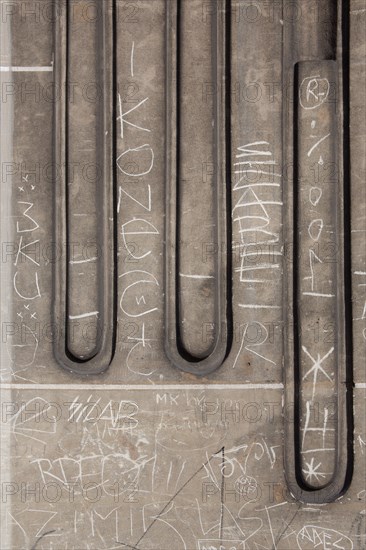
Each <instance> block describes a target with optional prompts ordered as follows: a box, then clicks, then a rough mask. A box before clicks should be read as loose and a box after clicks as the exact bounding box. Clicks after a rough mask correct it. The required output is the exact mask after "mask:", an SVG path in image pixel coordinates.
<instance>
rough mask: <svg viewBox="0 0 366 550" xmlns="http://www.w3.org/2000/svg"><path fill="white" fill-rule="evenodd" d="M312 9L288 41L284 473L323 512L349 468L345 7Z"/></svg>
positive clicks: (287, 34)
mask: <svg viewBox="0 0 366 550" xmlns="http://www.w3.org/2000/svg"><path fill="white" fill-rule="evenodd" d="M315 7H316V12H313V14H312V13H311V11H310V10H309V12H308V13H307V14H305V13H304V11H301V3H299V2H298V3H297V4H296V3H295V4H294V5H293V6H292V9H293V11H292V17H291V21H292V26H291V27H290V26H289V24H287V25H286V26H285V38H284V44H285V48H284V66H285V71H286V72H285V75H286V80H285V86H286V90H288V91H289V96H288V101H287V108H286V109H285V114H284V136H285V139H284V159H285V162H284V164H285V165H287V167H288V169H289V170H288V171H287V172H288V178H287V181H286V203H287V220H286V224H285V227H286V230H287V231H288V232H290V227H293V233H294V242H293V265H292V268H289V270H288V273H287V277H285V285H286V287H287V289H288V304H287V307H286V309H287V318H288V320H289V321H291V323H293V324H292V327H293V332H292V334H291V331H290V329H288V333H287V354H286V355H287V358H288V359H287V365H286V395H287V402H288V404H290V403H293V404H294V416H293V419H288V421H287V423H286V427H287V436H286V441H287V450H286V453H285V463H286V476H287V480H288V484H289V487H290V490H291V492H292V493H293V494H294V496H296V498H298V499H299V500H302V501H305V502H313V503H315V502H319V503H321V502H330V501H332V500H335V499H336V498H337V497H338V496H340V495H341V494H342V493H343V492H344V490H345V489H346V486H347V484H348V482H349V472H350V470H351V468H352V456H351V453H350V449H349V445H348V441H349V430H350V429H351V425H350V418H349V402H350V394H349V393H347V392H349V390H350V387H349V384H348V382H349V369H350V365H349V362H350V353H351V350H350V349H349V339H348V337H347V334H348V327H347V323H349V318H348V317H349V315H348V311H347V308H346V304H345V292H346V290H345V288H346V285H347V284H348V280H349V279H348V277H347V274H346V272H345V265H348V263H347V261H346V255H347V253H346V250H347V249H346V247H347V243H345V235H346V236H348V231H346V232H345V231H344V220H347V219H348V217H347V216H345V208H348V207H349V205H348V201H347V200H346V201H345V196H346V194H347V186H348V185H349V173H348V163H347V152H346V151H345V150H344V145H346V147H347V143H346V141H345V140H344V135H343V132H344V128H345V124H344V120H345V118H344V117H347V107H345V108H344V106H343V100H344V96H343V71H344V67H345V64H344V59H343V56H345V55H346V52H347V45H346V41H347V34H346V33H345V32H344V29H345V26H344V21H343V19H342V15H343V9H342V8H343V2H341V1H339V2H338V3H337V4H336V3H332V2H326V1H323V2H320V3H318V4H317V5H316V6H315ZM296 10H297V11H296ZM299 13H301V18H300V20H299V17H298V15H299ZM314 14H315V17H314ZM312 15H313V17H312ZM342 23H343V24H342ZM336 29H337V31H336ZM310 35H311V37H312V38H311V40H309V36H310ZM335 36H337V37H338V40H336V39H335ZM312 160H313V161H314V162H312ZM291 167H292V168H291ZM291 172H292V175H293V177H291ZM289 174H290V177H289ZM289 265H290V264H289ZM288 325H289V323H288Z"/></svg>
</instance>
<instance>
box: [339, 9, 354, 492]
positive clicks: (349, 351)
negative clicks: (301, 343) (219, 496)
mask: <svg viewBox="0 0 366 550" xmlns="http://www.w3.org/2000/svg"><path fill="white" fill-rule="evenodd" d="M342 51H343V60H342V77H343V78H342V80H343V82H342V84H343V193H344V208H343V212H344V220H343V226H344V286H345V289H344V301H345V332H346V334H345V345H346V358H345V359H346V411H347V425H348V434H347V447H348V448H347V455H348V464H347V476H346V485H347V488H348V487H349V485H350V484H351V480H352V476H353V469H354V449H353V433H354V418H353V388H354V376H353V330H352V319H353V315H352V241H351V236H352V234H351V205H352V202H351V150H350V147H351V141H350V106H351V103H350V0H343V2H342Z"/></svg>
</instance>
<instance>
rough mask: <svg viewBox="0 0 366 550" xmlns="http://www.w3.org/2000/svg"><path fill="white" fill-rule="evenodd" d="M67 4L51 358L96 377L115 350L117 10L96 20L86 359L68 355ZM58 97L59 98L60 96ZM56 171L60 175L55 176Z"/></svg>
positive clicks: (65, 6)
mask: <svg viewBox="0 0 366 550" xmlns="http://www.w3.org/2000/svg"><path fill="white" fill-rule="evenodd" d="M70 4H71V3H70V2H69V1H68V0H56V2H55V23H54V24H55V30H54V38H55V40H54V51H55V54H54V55H55V57H54V75H55V77H54V86H55V97H56V98H57V100H56V101H55V110H54V155H55V156H54V167H55V175H54V191H53V192H54V212H53V214H54V228H55V229H54V230H55V233H54V241H55V242H54V244H55V258H54V272H53V301H54V303H53V324H54V330H55V334H54V345H53V348H54V355H55V358H56V360H57V362H58V363H59V364H60V366H61V367H63V368H64V369H66V370H67V371H70V372H73V373H77V374H80V375H92V374H100V373H102V372H104V371H105V370H106V369H107V368H108V366H109V365H110V363H111V361H112V358H113V354H114V347H115V325H116V323H115V312H116V308H115V292H116V282H115V279H116V276H115V270H116V261H115V260H116V258H115V228H114V223H115V222H114V218H115V208H114V204H115V173H114V147H115V145H114V144H115V130H114V127H115V112H114V110H113V108H111V106H113V105H114V89H115V80H114V79H115V55H114V48H115V46H114V39H115V36H114V35H115V5H114V0H103V2H101V6H100V10H98V17H97V26H98V28H97V33H96V36H97V42H98V43H97V44H96V51H97V54H98V56H99V59H98V75H97V78H98V89H100V90H102V112H100V113H98V115H97V136H98V137H97V151H96V165H97V166H98V167H100V166H101V167H102V178H101V183H100V184H99V185H98V190H97V193H98V197H97V198H98V205H99V210H98V212H97V220H98V222H97V229H96V234H97V248H98V251H101V252H102V259H101V260H99V262H98V273H97V277H98V287H97V290H98V292H97V294H98V298H97V300H98V312H99V314H98V320H97V343H96V346H95V347H94V349H93V351H92V352H91V353H90V354H89V356H87V357H81V356H78V355H75V354H74V353H72V352H71V351H70V349H69V346H68V334H69V322H70V320H69V305H68V301H69V293H68V290H69V289H68V286H69V285H68V281H69V274H68V270H69V251H68V247H69V238H68V236H69V230H68V130H69V121H68V115H69V109H68V107H69V105H68V104H69V94H68V92H69V68H68V62H69V30H70V29H69V26H70V17H71V14H70V11H71V9H72V8H71V6H70ZM60 91H61V93H60V94H59V93H58V92H60ZM57 167H64V169H62V170H61V173H62V175H61V177H60V176H59V175H58V174H59V171H58V170H57Z"/></svg>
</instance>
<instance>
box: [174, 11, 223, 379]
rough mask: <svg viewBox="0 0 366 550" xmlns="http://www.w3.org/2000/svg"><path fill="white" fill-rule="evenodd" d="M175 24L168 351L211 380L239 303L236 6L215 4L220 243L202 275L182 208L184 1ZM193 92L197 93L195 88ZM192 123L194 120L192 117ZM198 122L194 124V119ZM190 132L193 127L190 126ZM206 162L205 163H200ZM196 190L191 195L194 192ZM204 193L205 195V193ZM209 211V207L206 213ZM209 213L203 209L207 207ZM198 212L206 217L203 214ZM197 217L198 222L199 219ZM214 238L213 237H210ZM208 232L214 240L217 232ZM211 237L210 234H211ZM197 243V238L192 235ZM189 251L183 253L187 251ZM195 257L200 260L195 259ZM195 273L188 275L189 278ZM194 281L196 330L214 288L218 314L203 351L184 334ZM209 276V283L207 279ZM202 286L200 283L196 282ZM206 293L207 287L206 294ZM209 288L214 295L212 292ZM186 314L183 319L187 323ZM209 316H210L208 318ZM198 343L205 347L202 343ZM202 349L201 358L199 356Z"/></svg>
mask: <svg viewBox="0 0 366 550" xmlns="http://www.w3.org/2000/svg"><path fill="white" fill-rule="evenodd" d="M166 6H167V7H166V9H167V19H166V33H167V34H166V65H167V77H166V81H167V90H166V96H167V103H166V118H167V126H166V127H167V137H166V254H165V262H166V272H165V276H166V280H165V292H166V296H165V298H166V306H165V307H166V311H165V321H166V327H165V330H166V343H165V349H166V353H167V355H168V357H169V358H170V360H171V361H172V362H173V364H174V365H175V366H176V367H178V368H179V369H181V370H183V371H185V372H189V373H194V374H197V375H206V374H209V373H211V372H213V371H215V370H216V369H217V368H218V367H219V366H220V365H221V364H222V363H223V361H224V359H225V357H226V354H227V349H228V340H229V336H228V326H229V324H230V322H228V317H229V316H230V309H231V304H230V300H228V292H227V291H228V287H227V280H228V279H227V277H228V274H227V266H228V264H227V255H228V254H230V249H229V247H228V240H229V235H228V233H229V232H230V231H228V226H227V212H226V209H227V194H228V189H229V182H227V181H226V180H227V176H228V172H227V171H226V168H225V166H226V162H227V160H228V159H227V158H226V156H227V150H228V148H227V144H226V140H227V139H229V136H227V135H226V124H227V117H228V116H230V115H229V108H228V105H229V104H230V97H228V95H227V93H226V90H227V86H228V78H229V72H228V70H229V67H228V66H227V64H228V60H229V56H228V55H227V48H228V47H229V40H230V36H228V35H229V34H230V32H228V31H229V28H230V25H228V24H227V22H228V21H230V19H229V14H228V11H229V8H230V3H229V2H228V3H226V4H224V3H216V2H213V4H212V13H211V14H210V15H211V25H212V38H211V57H212V61H211V63H212V74H213V75H214V78H213V82H212V83H210V84H211V85H212V86H213V90H214V91H213V108H212V111H213V120H212V129H213V131H212V135H211V136H210V134H208V135H207V136H206V139H207V140H208V142H209V143H210V141H211V145H210V147H212V151H213V158H211V159H209V160H211V166H212V169H213V170H212V174H211V176H210V180H211V181H212V190H211V196H212V207H211V208H210V207H207V210H208V211H211V212H212V215H211V218H212V221H211V224H212V226H213V231H212V239H211V238H209V239H208V241H209V242H206V243H205V242H204V241H203V242H202V243H201V245H199V248H201V250H202V245H204V244H206V246H211V247H212V257H210V263H211V264H212V268H211V270H209V271H207V272H206V271H205V272H203V271H202V265H201V261H200V260H201V257H200V256H201V251H200V250H195V251H193V254H192V250H191V251H189V252H190V258H191V261H190V270H191V272H189V273H185V272H184V269H185V263H186V262H185V261H184V260H185V259H186V254H185V252H184V246H185V238H184V237H183V238H182V235H184V228H183V229H182V220H183V216H182V202H183V203H184V201H185V198H187V199H188V196H187V188H185V186H186V185H187V184H188V182H187V181H183V180H184V178H182V174H184V173H185V171H184V167H182V163H184V161H186V160H187V159H186V154H187V144H183V141H184V140H185V139H186V136H185V135H184V126H185V121H186V120H187V119H186V117H187V114H186V113H183V110H184V109H185V108H188V105H189V102H190V101H191V99H190V98H189V96H187V95H186V96H185V95H184V93H183V90H182V88H183V89H184V82H185V76H184V73H182V70H183V69H184V66H185V64H184V62H183V63H181V61H182V60H183V61H184V58H185V56H184V55H182V53H181V48H182V41H186V40H187V36H188V31H187V30H186V29H185V28H182V29H181V23H182V21H181V17H182V13H181V11H180V10H181V6H182V5H181V4H180V3H179V2H176V1H174V2H167V4H166ZM190 89H191V87H190ZM188 118H189V116H188ZM190 123H191V124H192V123H193V124H194V122H193V121H191V122H190ZM186 129H187V128H186ZM197 162H198V164H200V163H199V159H198V160H197ZM192 191H193V188H192V189H191V192H192ZM197 192H199V191H197ZM195 200H196V199H193V198H192V197H190V202H191V205H192V209H193V208H194V209H195V210H197V208H196V206H197V205H195V204H194V203H195ZM206 206H207V205H206V204H204V206H203V209H205V207H206ZM201 208H202V205H201ZM197 214H198V212H197ZM191 219H192V218H191ZM209 233H210V232H209ZM209 233H208V234H209ZM208 234H207V235H208ZM192 238H193V239H194V235H193V236H192ZM182 247H183V251H182ZM192 256H193V261H192ZM187 275H188V277H187ZM185 278H187V279H191V282H190V284H189V285H188V286H189V288H187V291H190V293H192V291H193V296H195V290H194V287H197V285H199V287H200V292H199V294H200V299H198V300H197V299H195V300H193V301H192V295H191V297H190V298H191V304H190V308H191V309H192V311H191V313H193V314H194V315H193V318H194V319H195V323H194V328H193V330H194V331H196V332H197V333H198V334H202V326H200V324H201V325H202V323H203V320H204V319H205V315H203V316H202V298H203V297H204V295H205V293H206V290H207V297H208V298H210V299H211V300H212V301H213V304H214V305H213V309H212V306H211V307H210V308H209V311H210V312H211V313H210V314H209V317H210V316H211V317H212V314H214V317H213V321H214V323H213V324H214V331H213V332H214V336H213V337H212V339H211V342H210V345H209V347H208V349H207V347H206V349H205V348H203V349H202V347H201V349H198V350H196V353H194V348H193V349H191V350H190V349H189V348H188V349H187V347H185V341H186V338H185V337H184V334H183V332H184V331H183V330H182V323H183V322H184V316H185V313H186V311H187V305H186V304H185V303H184V297H183V298H182V294H181V292H182V289H183V290H184V288H185V287H186V286H187V283H186V281H183V279H185ZM201 278H203V279H201ZM192 281H194V282H192ZM203 287H204V288H203ZM205 289H206V290H205ZM182 316H183V319H182ZM206 318H207V317H206ZM196 344H197V342H196ZM197 351H198V352H197Z"/></svg>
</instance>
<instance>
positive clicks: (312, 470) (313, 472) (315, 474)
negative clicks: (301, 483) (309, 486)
mask: <svg viewBox="0 0 366 550" xmlns="http://www.w3.org/2000/svg"><path fill="white" fill-rule="evenodd" d="M314 461H315V459H314V457H313V458H312V459H311V460H310V462H306V461H305V464H306V466H307V468H303V469H302V471H303V473H304V474H305V476H306V481H310V483H311V482H312V481H313V478H314V479H315V480H316V481H320V478H325V476H327V475H329V474H328V473H327V472H319V471H318V470H319V468H320V466H321V465H322V463H321V462H318V464H316V466H314Z"/></svg>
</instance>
